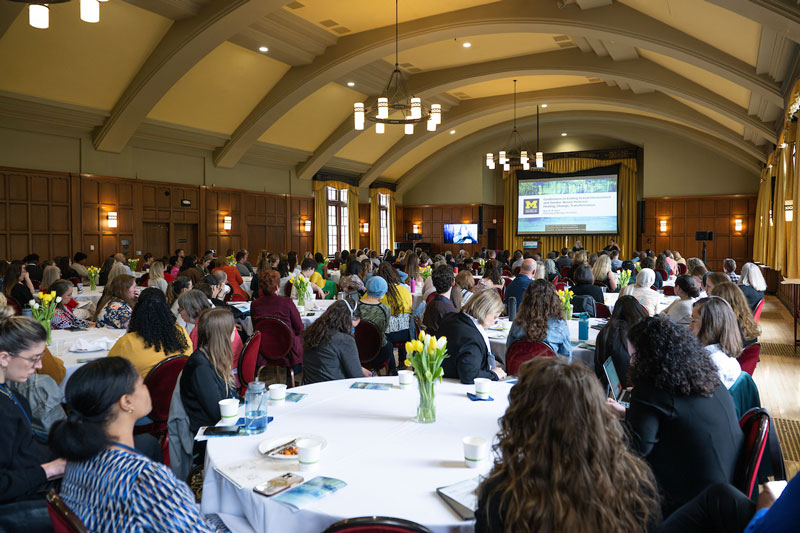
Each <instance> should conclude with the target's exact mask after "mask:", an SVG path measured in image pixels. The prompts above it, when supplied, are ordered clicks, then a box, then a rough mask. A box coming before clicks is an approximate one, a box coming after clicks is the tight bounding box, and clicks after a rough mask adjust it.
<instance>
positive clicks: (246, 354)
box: [236, 331, 261, 396]
mask: <svg viewBox="0 0 800 533" xmlns="http://www.w3.org/2000/svg"><path fill="white" fill-rule="evenodd" d="M260 351H261V332H260V331H256V332H255V333H253V334H252V335H250V338H249V339H247V341H246V342H245V343H244V347H243V348H242V353H241V354H240V355H239V364H238V365H236V376H237V377H238V378H239V385H240V386H239V394H240V395H241V396H244V393H245V392H247V384H248V383H250V382H251V381H254V380H255V379H256V376H257V375H258V354H259V353H260Z"/></svg>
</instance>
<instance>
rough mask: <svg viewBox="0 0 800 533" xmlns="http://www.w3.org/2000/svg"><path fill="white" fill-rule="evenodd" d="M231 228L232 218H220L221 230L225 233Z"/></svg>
mask: <svg viewBox="0 0 800 533" xmlns="http://www.w3.org/2000/svg"><path fill="white" fill-rule="evenodd" d="M232 227H233V218H231V217H229V216H225V217H222V229H223V230H225V231H230V230H231V228H232Z"/></svg>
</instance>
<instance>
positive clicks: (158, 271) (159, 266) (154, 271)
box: [147, 261, 168, 294]
mask: <svg viewBox="0 0 800 533" xmlns="http://www.w3.org/2000/svg"><path fill="white" fill-rule="evenodd" d="M147 286H148V287H155V288H156V289H160V290H161V292H163V293H164V294H167V287H168V284H167V280H165V279H164V263H162V262H161V261H154V262H153V264H152V265H150V274H149V276H148V278H147Z"/></svg>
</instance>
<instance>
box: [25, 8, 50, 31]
mask: <svg viewBox="0 0 800 533" xmlns="http://www.w3.org/2000/svg"><path fill="white" fill-rule="evenodd" d="M28 24H30V25H31V26H32V27H34V28H37V29H40V30H46V29H47V28H49V27H50V8H49V7H47V6H43V5H40V4H31V5H29V6H28Z"/></svg>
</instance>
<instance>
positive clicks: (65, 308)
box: [50, 279, 91, 329]
mask: <svg viewBox="0 0 800 533" xmlns="http://www.w3.org/2000/svg"><path fill="white" fill-rule="evenodd" d="M50 288H51V289H52V290H53V291H54V292H55V293H56V297H57V298H61V301H60V302H58V303H57V304H56V308H55V310H54V312H53V319H52V320H51V321H50V326H51V327H52V328H53V329H72V328H88V327H89V326H91V323H90V322H88V321H86V320H83V319H81V318H78V317H77V316H76V315H75V314H74V313H73V312H72V309H71V308H70V305H69V304H70V302H72V291H74V290H75V286H74V285H73V284H72V283H71V282H69V281H67V280H65V279H60V280H57V281H55V282H54V283H53V284H52V285H51V286H50ZM77 311H80V314H81V316H83V317H85V316H87V314H89V312H88V311H87V310H85V309H77Z"/></svg>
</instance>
